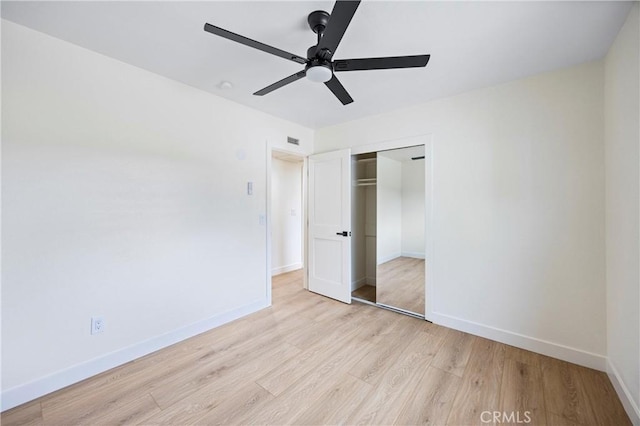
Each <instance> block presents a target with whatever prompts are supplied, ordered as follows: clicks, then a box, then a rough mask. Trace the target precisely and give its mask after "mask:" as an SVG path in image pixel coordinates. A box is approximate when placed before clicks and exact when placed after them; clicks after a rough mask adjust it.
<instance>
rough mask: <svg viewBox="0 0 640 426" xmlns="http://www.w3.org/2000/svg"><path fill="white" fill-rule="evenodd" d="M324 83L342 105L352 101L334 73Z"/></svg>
mask: <svg viewBox="0 0 640 426" xmlns="http://www.w3.org/2000/svg"><path fill="white" fill-rule="evenodd" d="M324 84H325V86H327V87H328V88H329V90H331V91H332V92H333V94H334V95H336V98H338V99H339V100H340V102H342V105H347V104H350V103H351V102H353V99H352V98H351V96H349V93H347V90H346V89H345V88H344V86H343V85H342V83H340V80H338V79H337V78H336V76H335V75H334V76H332V77H331V80H329V81H327V82H326V83H324Z"/></svg>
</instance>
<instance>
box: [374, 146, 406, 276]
mask: <svg viewBox="0 0 640 426" xmlns="http://www.w3.org/2000/svg"><path fill="white" fill-rule="evenodd" d="M377 163H378V171H377V207H376V210H377V213H376V214H377V221H376V224H377V232H376V235H377V254H376V257H377V259H378V265H380V264H381V263H385V262H388V261H390V260H392V259H395V258H396V257H399V256H400V254H401V251H402V163H401V162H399V161H396V160H392V159H390V158H386V157H385V156H384V155H383V153H378V162H377Z"/></svg>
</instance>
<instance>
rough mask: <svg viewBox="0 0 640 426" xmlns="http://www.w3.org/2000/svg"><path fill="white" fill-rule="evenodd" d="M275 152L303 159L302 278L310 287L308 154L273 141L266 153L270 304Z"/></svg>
mask: <svg viewBox="0 0 640 426" xmlns="http://www.w3.org/2000/svg"><path fill="white" fill-rule="evenodd" d="M274 152H281V153H284V154H287V155H291V156H294V157H297V158H298V159H300V160H302V177H301V179H302V182H301V184H302V206H301V209H300V210H301V211H300V214H301V216H302V225H301V227H302V230H301V232H302V274H303V279H302V287H303V288H305V289H307V288H308V276H307V273H308V271H307V234H308V229H307V226H308V224H307V220H308V219H307V179H308V177H307V173H308V172H307V167H308V162H309V160H308V155H307V154H302V153H300V152H299V151H294V150H289V149H286V148H285V147H281V146H274V145H272V144H271V143H267V153H266V157H267V166H266V182H267V185H266V191H265V192H266V200H265V201H266V244H267V265H266V282H267V289H266V296H267V303H268V305H269V306H271V296H272V294H271V293H272V291H271V290H272V285H273V283H272V278H271V271H272V267H271V258H272V256H271V250H272V246H271V243H272V238H271V232H272V227H271V191H272V187H271V185H272V182H271V176H272V173H273V153H274Z"/></svg>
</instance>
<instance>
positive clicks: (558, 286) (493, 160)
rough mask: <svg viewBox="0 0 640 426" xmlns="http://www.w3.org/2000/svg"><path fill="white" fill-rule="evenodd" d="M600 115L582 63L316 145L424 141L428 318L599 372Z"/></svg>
mask: <svg viewBox="0 0 640 426" xmlns="http://www.w3.org/2000/svg"><path fill="white" fill-rule="evenodd" d="M427 72H428V70H427ZM603 105H604V98H603V64H602V62H596V63H588V64H584V65H581V66H577V67H573V68H569V69H563V70H560V71H556V72H552V73H547V74H542V75H538V76H534V77H531V78H527V79H524V80H519V81H514V82H511V83H507V84H502V85H499V86H495V87H490V88H486V89H481V90H476V91H473V92H468V93H465V94H462V95H459V96H455V97H451V98H447V99H442V100H438V101H433V102H428V103H425V104H421V105H418V106H415V107H413V108H408V109H403V110H399V111H395V112H390V113H386V114H382V115H378V116H375V117H370V118H366V119H362V120H358V121H353V122H349V123H345V124H342V125H338V126H333V127H328V128H324V129H321V130H319V131H317V132H316V135H315V147H316V152H324V151H330V150H334V149H339V148H344V147H349V146H357V145H368V144H372V143H377V142H381V141H389V140H395V139H399V138H404V137H410V136H417V135H424V134H432V137H433V138H432V140H433V164H434V166H433V167H434V170H433V172H432V175H433V179H434V182H433V190H434V193H433V200H432V201H433V218H432V225H433V233H432V235H431V238H432V242H433V250H434V258H433V259H432V261H431V263H430V268H433V270H432V271H431V272H432V274H433V275H432V276H433V280H432V281H433V282H432V284H431V285H432V286H433V288H432V293H431V294H427V298H430V299H431V302H432V305H431V306H432V312H427V317H428V318H429V317H430V319H432V320H434V321H435V322H437V323H441V324H445V325H449V326H452V327H454V328H458V329H463V330H467V331H470V332H473V333H476V334H480V335H484V336H486V337H489V338H492V339H495V340H499V341H505V342H508V343H510V344H514V345H516V346H520V347H526V348H529V349H532V350H536V351H538V352H542V353H546V354H548V355H551V356H555V357H558V358H563V359H569V360H572V361H574V362H577V363H580V364H583V365H590V366H593V367H596V368H600V369H603V368H604V366H605V353H606V335H605V327H606V326H605V324H606V318H605V303H604V300H605V285H604V282H605V263H604V258H605V256H604V143H603V117H604V110H603Z"/></svg>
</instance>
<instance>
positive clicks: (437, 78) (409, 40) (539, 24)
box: [2, 1, 631, 128]
mask: <svg viewBox="0 0 640 426" xmlns="http://www.w3.org/2000/svg"><path fill="white" fill-rule="evenodd" d="M630 6H631V3H628V2H610V1H609V2H607V1H604V2H453V1H443V2H437V1H412V2H400V1H363V2H362V3H361V4H360V7H359V8H358V10H357V12H356V15H355V16H354V18H353V20H352V21H351V25H350V26H349V28H348V29H347V32H346V33H345V35H344V38H343V39H342V43H341V44H340V46H339V48H338V50H337V52H336V55H335V58H336V59H349V58H362V57H378V56H400V55H416V54H425V53H429V54H431V60H430V62H429V64H428V65H427V67H426V68H414V69H403V70H380V71H356V72H342V73H339V74H338V77H339V79H340V80H341V82H342V84H343V85H344V86H345V88H346V89H347V90H348V91H349V93H350V94H351V96H352V97H353V99H354V103H352V104H350V105H347V106H343V105H342V104H341V103H340V102H339V101H338V100H337V99H336V98H335V97H334V96H333V94H332V93H331V92H330V91H329V90H328V89H327V88H326V87H325V86H324V85H323V84H318V83H312V82H309V81H307V80H306V79H302V80H299V81H297V82H295V83H292V84H290V85H289V86H286V87H284V88H282V89H279V90H277V91H275V92H272V93H270V94H268V95H266V96H263V97H258V96H253V95H252V93H253V92H255V91H257V90H259V89H261V88H263V87H265V86H267V85H269V84H271V83H273V82H275V81H278V80H280V79H282V78H284V77H286V76H289V75H291V74H293V73H295V72H297V71H299V70H301V69H302V66H300V65H298V64H296V63H294V62H291V61H288V60H285V59H282V58H279V57H276V56H271V55H269V54H266V53H263V52H261V51H258V50H254V49H251V48H249V47H246V46H243V45H240V44H237V43H234V42H231V41H229V40H226V39H223V38H220V37H217V36H214V35H212V34H209V33H206V32H205V31H203V26H204V23H205V22H209V23H211V24H213V25H216V26H219V27H222V28H225V29H228V30H229V31H233V32H236V33H239V34H241V35H244V36H246V37H249V38H253V39H255V40H258V41H261V42H263V43H266V44H269V45H272V46H274V47H278V48H280V49H283V50H286V51H289V52H292V53H295V54H298V55H300V56H306V51H307V48H308V47H310V46H311V45H313V44H315V34H313V32H311V30H310V29H309V27H308V26H307V23H306V18H307V15H308V14H309V12H311V11H313V10H317V9H322V10H326V11H328V12H331V9H332V8H333V1H286V2H272V1H269V2H267V1H261V2H244V1H233V2H223V1H213V2H202V1H201V2H165V1H158V2H155V1H154V2H149V1H146V2H129V1H127V2H87V1H78V2H56V1H45V2H31V1H29V2H9V1H2V17H3V18H5V19H8V20H11V21H13V22H16V23H18V24H22V25H25V26H27V27H30V28H33V29H35V30H38V31H42V32H44V33H47V34H50V35H52V36H54V37H58V38H61V39H63V40H67V41H69V42H71V43H74V44H77V45H80V46H83V47H85V48H88V49H91V50H94V51H96V52H100V53H103V54H105V55H107V56H111V57H113V58H116V59H118V60H121V61H123V62H127V63H129V64H132V65H135V66H138V67H140V68H144V69H147V70H149V71H152V72H154V73H157V74H160V75H164V76H166V77H169V78H172V79H174V80H178V81H181V82H183V83H186V84H188V85H190V86H194V87H197V88H200V89H202V90H206V91H208V92H211V93H214V94H216V95H219V96H222V97H224V98H227V99H231V100H233V101H236V102H239V103H241V104H244V105H247V106H250V107H253V108H256V109H258V110H261V111H264V112H266V113H269V114H272V115H275V116H278V117H282V118H284V119H287V120H291V121H294V122H297V123H300V124H302V125H305V126H308V127H311V128H319V127H323V126H328V125H332V124H337V123H341V122H345V121H349V120H353V119H357V118H361V117H364V116H368V115H373V114H379V113H382V112H385V111H389V110H393V109H397V108H402V107H407V106H410V105H414V104H418V103H421V102H425V101H428V100H431V99H436V98H442V97H445V96H450V95H453V94H456V93H460V92H464V91H467V90H472V89H476V88H480V87H486V86H490V85H494V84H498V83H502V82H505V81H510V80H514V79H518V78H522V77H525V76H529V75H533V74H537V73H540V72H545V71H550V70H553V69H558V68H562V67H567V66H571V65H576V64H579V63H583V62H588V61H593V60H597V59H600V58H602V57H603V56H604V55H605V54H606V52H607V50H608V49H609V46H610V45H611V43H612V42H613V40H614V38H615V36H616V35H617V33H618V31H619V29H620V28H621V26H622V24H623V22H624V19H625V17H626V15H627V13H628V11H629V9H630ZM222 81H230V82H232V83H233V88H232V89H227V90H222V89H221V88H220V87H219V85H220V83H221V82H222Z"/></svg>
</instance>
